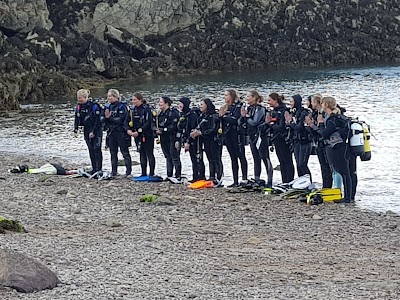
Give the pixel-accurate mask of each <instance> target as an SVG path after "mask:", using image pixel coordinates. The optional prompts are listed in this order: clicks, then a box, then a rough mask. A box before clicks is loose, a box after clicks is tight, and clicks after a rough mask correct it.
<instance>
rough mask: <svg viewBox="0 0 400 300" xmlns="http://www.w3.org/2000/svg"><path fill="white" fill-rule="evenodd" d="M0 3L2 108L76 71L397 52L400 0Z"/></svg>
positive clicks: (362, 58) (375, 57) (323, 61)
mask: <svg viewBox="0 0 400 300" xmlns="http://www.w3.org/2000/svg"><path fill="white" fill-rule="evenodd" d="M0 11H1V12H4V13H2V14H0V55H2V56H5V57H6V58H7V59H6V62H3V61H2V62H1V64H3V65H4V64H7V66H8V67H9V68H10V67H11V69H12V70H11V73H10V74H9V73H8V72H5V71H4V70H0V109H4V108H6V109H15V108H17V107H18V101H22V102H27V101H29V102H31V101H45V100H46V99H48V98H49V97H51V96H52V95H54V94H56V95H60V94H61V95H64V94H68V93H72V92H73V91H74V89H76V88H77V87H78V86H82V82H83V80H82V79H84V78H86V79H87V78H96V79H119V78H134V77H137V76H143V75H145V76H154V75H159V74H176V73H192V72H201V71H207V70H213V71H222V70H244V69H256V68H279V67H289V66H290V67H293V66H294V67H302V66H328V65H339V64H340V65H343V64H364V63H374V62H396V61H398V60H399V57H400V46H399V45H400V36H399V35H398V29H399V26H400V0H381V1H373V0H366V1H362V2H361V1H358V0H326V1H321V0H296V1H294V0H285V1H281V0H242V1H230V0H229V1H228V0H169V1H161V0H150V1H141V0H108V1H100V0H91V1H80V0H68V1H66V0H47V1H43V0H41V1H32V0H18V1H11V0H3V1H0ZM12 66H15V67H12ZM32 66H34V68H33V69H32ZM46 76H47V77H50V79H45V80H44V81H45V82H43V78H45V77H46ZM21 82H23V83H25V84H24V85H26V86H22V85H21ZM46 82H47V83H46ZM44 84H45V85H47V89H43V85H44ZM53 88H55V89H54V90H53Z"/></svg>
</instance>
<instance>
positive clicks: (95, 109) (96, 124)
mask: <svg viewBox="0 0 400 300" xmlns="http://www.w3.org/2000/svg"><path fill="white" fill-rule="evenodd" d="M92 113H93V122H92V126H91V128H90V132H92V133H95V132H97V130H98V129H99V128H100V107H99V106H98V105H97V104H93V106H92Z"/></svg>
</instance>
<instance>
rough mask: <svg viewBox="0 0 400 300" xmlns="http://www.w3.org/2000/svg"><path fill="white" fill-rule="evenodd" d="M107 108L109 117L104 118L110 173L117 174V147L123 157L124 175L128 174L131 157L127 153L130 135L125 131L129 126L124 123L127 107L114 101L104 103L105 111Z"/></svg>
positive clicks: (130, 167)
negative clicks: (109, 157)
mask: <svg viewBox="0 0 400 300" xmlns="http://www.w3.org/2000/svg"><path fill="white" fill-rule="evenodd" d="M107 109H108V110H109V111H110V112H111V117H110V118H108V119H107V118H106V128H107V138H108V147H109V148H110V154H111V168H112V173H111V174H112V175H113V176H115V175H117V170H118V148H119V149H120V151H121V153H122V156H123V157H124V161H125V167H126V175H130V174H131V173H132V159H131V155H130V154H129V147H130V146H131V137H130V136H129V135H128V133H127V130H128V129H129V128H128V127H126V125H125V119H126V118H127V115H128V114H129V111H128V107H127V106H126V104H125V103H121V102H119V101H116V102H114V103H112V104H111V103H108V104H107V105H106V111H107Z"/></svg>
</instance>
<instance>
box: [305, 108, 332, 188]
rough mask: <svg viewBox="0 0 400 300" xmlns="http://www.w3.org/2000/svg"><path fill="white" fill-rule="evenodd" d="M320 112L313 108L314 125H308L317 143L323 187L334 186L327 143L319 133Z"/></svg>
mask: <svg viewBox="0 0 400 300" xmlns="http://www.w3.org/2000/svg"><path fill="white" fill-rule="evenodd" d="M319 114H320V113H319V112H318V111H317V110H313V112H312V119H313V123H314V126H312V127H307V129H308V130H309V132H310V134H311V136H312V138H313V141H314V143H315V145H316V146H317V148H316V152H317V157H318V161H319V164H320V166H321V175H322V187H323V188H332V184H333V178H332V170H331V167H330V166H329V162H328V158H327V156H326V149H325V143H324V139H323V138H322V136H321V135H320V134H319V133H318V121H317V118H318V115H319ZM322 115H323V116H325V113H323V112H322Z"/></svg>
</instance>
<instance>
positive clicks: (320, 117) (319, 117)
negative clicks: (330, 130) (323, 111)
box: [317, 115, 324, 124]
mask: <svg viewBox="0 0 400 300" xmlns="http://www.w3.org/2000/svg"><path fill="white" fill-rule="evenodd" d="M317 122H318V124H320V123H324V116H323V115H318V118H317Z"/></svg>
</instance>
